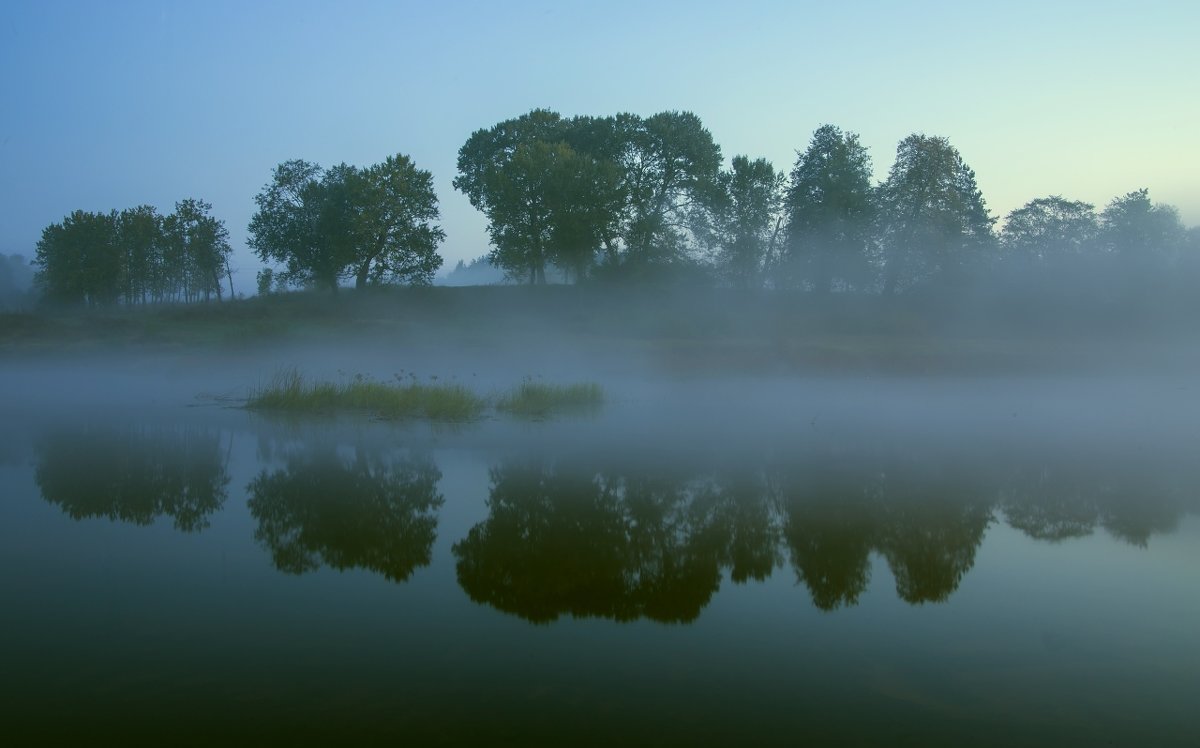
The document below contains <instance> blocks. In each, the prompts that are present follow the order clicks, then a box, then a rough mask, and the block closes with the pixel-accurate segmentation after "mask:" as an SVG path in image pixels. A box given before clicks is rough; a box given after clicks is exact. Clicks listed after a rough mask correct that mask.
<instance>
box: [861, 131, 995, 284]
mask: <svg viewBox="0 0 1200 748" xmlns="http://www.w3.org/2000/svg"><path fill="white" fill-rule="evenodd" d="M876 194H877V200H878V204H879V218H880V227H879V232H880V234H881V238H882V241H883V249H884V273H885V274H884V283H883V292H884V293H885V294H891V293H894V292H895V291H896V290H897V289H898V288H899V287H900V286H901V285H902V284H903V285H912V284H915V283H918V282H921V281H923V280H926V279H928V278H932V277H934V276H936V275H938V274H941V275H942V276H943V278H944V279H945V278H946V277H947V276H949V277H957V276H959V275H961V272H962V271H963V270H965V268H966V267H967V266H968V265H969V264H970V263H971V262H972V261H974V260H978V259H980V258H981V257H982V256H983V255H984V253H985V252H986V250H988V249H989V248H990V247H991V245H992V243H993V240H994V237H993V234H992V223H993V222H994V220H995V219H993V218H992V217H991V216H990V215H989V214H988V211H987V206H986V204H985V203H984V200H983V195H982V193H981V192H980V191H979V187H978V186H977V185H976V183H975V172H973V171H972V170H971V169H970V168H969V167H968V166H967V165H966V163H964V162H963V159H962V156H960V155H959V153H958V150H957V149H956V148H954V146H952V145H950V141H949V140H947V139H946V138H941V137H932V136H927V135H921V134H914V135H910V136H908V137H907V138H905V139H904V140H902V141H900V145H899V146H897V148H896V161H895V163H894V164H892V168H891V170H890V171H889V173H888V178H887V180H886V181H884V183H883V184H882V185H880V186H879V189H878V190H877V192H876Z"/></svg>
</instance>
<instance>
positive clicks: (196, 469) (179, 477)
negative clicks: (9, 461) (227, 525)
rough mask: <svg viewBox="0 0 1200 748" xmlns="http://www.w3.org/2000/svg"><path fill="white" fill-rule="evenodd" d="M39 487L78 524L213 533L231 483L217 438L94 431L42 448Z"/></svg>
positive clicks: (198, 433) (51, 439)
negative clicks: (102, 521) (167, 523)
mask: <svg viewBox="0 0 1200 748" xmlns="http://www.w3.org/2000/svg"><path fill="white" fill-rule="evenodd" d="M37 460H38V465H37V470H36V471H35V474H34V479H35V481H36V482H37V485H38V488H39V489H40V490H41V492H42V497H43V498H45V499H46V501H48V502H50V503H52V504H57V505H58V506H60V507H61V508H62V510H63V511H64V512H66V513H67V514H68V515H69V516H70V517H71V518H73V519H84V518H87V517H107V518H109V519H112V520H120V521H123V522H132V523H134V524H138V525H148V524H151V523H152V522H154V520H155V518H157V517H160V516H167V517H170V518H171V519H172V520H173V522H174V525H175V527H176V528H177V529H179V530H182V531H184V532H193V531H196V530H200V529H203V528H205V527H207V526H208V520H209V516H210V515H212V514H213V513H214V512H216V511H217V510H218V509H220V508H221V506H222V504H224V502H225V497H226V487H227V486H228V484H229V476H228V474H227V473H226V467H225V455H224V454H222V450H221V442H220V436H219V433H218V432H213V431H206V430H198V429H186V428H185V429H172V428H145V427H136V426H131V427H127V428H109V427H104V428H90V429H85V430H82V431H78V432H59V433H53V434H51V435H49V436H48V437H47V438H45V439H43V440H41V442H40V443H39V444H38V446H37Z"/></svg>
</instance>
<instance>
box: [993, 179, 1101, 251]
mask: <svg viewBox="0 0 1200 748" xmlns="http://www.w3.org/2000/svg"><path fill="white" fill-rule="evenodd" d="M1098 231H1099V224H1098V223H1097V221H1096V209H1095V207H1094V206H1093V205H1091V204H1090V203H1084V202H1079V201H1076V200H1065V199H1063V198H1062V197H1061V196H1059V195H1051V196H1050V197H1042V198H1038V199H1036V200H1030V201H1029V202H1027V203H1025V205H1023V206H1021V207H1020V208H1017V209H1016V210H1014V211H1012V212H1011V213H1009V214H1008V217H1007V218H1005V219H1004V232H1003V233H1002V234H1001V236H1000V241H1001V244H1002V245H1003V247H1004V249H1005V251H1006V252H1007V254H1009V255H1011V256H1014V257H1020V258H1022V259H1024V260H1025V261H1026V262H1034V263H1036V262H1044V261H1048V260H1052V259H1053V258H1057V257H1065V256H1077V255H1080V254H1082V253H1083V252H1084V251H1086V248H1087V247H1088V246H1089V245H1090V244H1091V243H1092V242H1093V241H1094V240H1095V238H1096V234H1097V232H1098Z"/></svg>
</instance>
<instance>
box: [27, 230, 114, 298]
mask: <svg viewBox="0 0 1200 748" xmlns="http://www.w3.org/2000/svg"><path fill="white" fill-rule="evenodd" d="M121 259H122V258H121V251H120V249H119V248H118V246H117V235H116V214H115V213H111V214H106V213H88V212H85V211H82V210H77V211H75V212H74V213H72V214H71V215H69V216H67V217H66V218H64V219H63V221H62V223H54V224H51V225H49V226H47V227H46V228H45V229H43V230H42V238H41V240H39V241H38V244H37V257H36V259H35V260H34V264H35V265H37V266H38V273H37V281H36V282H37V285H38V287H39V289H40V290H41V292H42V295H43V296H45V297H46V298H47V299H49V300H51V301H55V302H61V303H67V304H87V305H90V306H96V305H100V304H111V303H114V302H115V301H117V299H118V298H119V296H120V293H121Z"/></svg>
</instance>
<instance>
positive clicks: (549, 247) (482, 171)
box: [454, 110, 722, 283]
mask: <svg viewBox="0 0 1200 748" xmlns="http://www.w3.org/2000/svg"><path fill="white" fill-rule="evenodd" d="M720 162H721V151H720V148H718V147H717V145H716V144H715V143H714V142H713V140H712V135H711V134H710V133H709V132H708V131H707V130H705V129H704V127H703V126H702V125H701V123H700V120H699V118H698V117H696V115H694V114H691V113H690V112H664V113H661V114H656V115H654V116H653V117H650V118H645V119H643V118H641V117H638V116H636V115H632V114H619V115H617V116H615V117H609V118H595V117H576V118H574V119H571V120H564V119H563V118H562V117H561V116H559V115H558V114H557V113H555V112H550V111H547V110H534V111H532V112H530V113H528V114H525V115H522V116H521V117H517V118H515V119H510V120H505V121H504V122H500V123H498V124H496V125H495V126H493V127H491V128H490V129H487V130H478V131H476V132H475V133H473V134H472V135H471V137H470V138H469V139H468V140H467V142H466V143H465V144H464V145H463V147H462V148H461V149H460V150H459V153H458V176H457V177H456V178H455V180H454V186H455V188H457V189H458V190H460V191H461V192H462V193H463V194H465V195H466V196H467V198H468V199H469V200H470V201H471V204H472V205H474V206H475V207H476V208H478V209H479V210H481V211H483V213H484V214H485V215H486V216H487V217H488V222H489V233H490V234H491V238H492V245H493V247H494V248H495V249H494V251H493V253H492V260H493V262H495V263H496V264H498V265H500V266H501V267H504V268H505V269H506V270H507V271H508V272H509V273H510V275H513V276H514V277H522V276H523V277H528V278H529V280H530V282H531V283H543V282H545V267H546V266H547V265H548V264H555V265H558V266H559V267H562V268H564V269H567V270H568V271H569V272H570V273H571V274H572V275H574V276H575V278H576V279H579V278H582V277H584V276H586V274H587V271H588V270H589V269H590V268H591V266H592V265H593V263H595V262H596V257H597V255H600V256H602V257H603V264H604V265H605V266H606V268H608V269H609V270H622V269H623V270H624V271H625V272H632V273H636V274H643V275H644V274H645V273H646V272H648V271H650V270H652V269H654V268H662V267H667V266H672V265H676V264H681V263H682V264H686V261H687V259H688V257H687V255H688V254H689V251H690V249H691V248H692V247H693V245H694V244H695V239H696V237H697V236H699V235H702V234H704V232H705V231H710V230H711V227H709V226H708V223H709V222H710V220H711V211H712V209H714V208H715V207H716V206H718V205H719V204H720V202H721V197H722V192H721V189H720V187H721V185H720V183H719V179H718V173H719V169H720Z"/></svg>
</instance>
